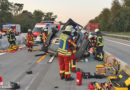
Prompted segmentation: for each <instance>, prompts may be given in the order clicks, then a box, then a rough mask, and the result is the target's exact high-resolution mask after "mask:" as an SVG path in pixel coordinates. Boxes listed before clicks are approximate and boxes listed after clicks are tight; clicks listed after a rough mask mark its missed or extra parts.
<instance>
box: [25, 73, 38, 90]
mask: <svg viewBox="0 0 130 90" xmlns="http://www.w3.org/2000/svg"><path fill="white" fill-rule="evenodd" d="M38 75H39V73H37V74H36V75H35V77H33V79H32V80H31V82H30V83H29V85H28V86H27V87H26V88H25V90H28V89H29V88H30V86H31V85H32V83H33V82H34V81H35V80H36V78H37V77H38Z"/></svg>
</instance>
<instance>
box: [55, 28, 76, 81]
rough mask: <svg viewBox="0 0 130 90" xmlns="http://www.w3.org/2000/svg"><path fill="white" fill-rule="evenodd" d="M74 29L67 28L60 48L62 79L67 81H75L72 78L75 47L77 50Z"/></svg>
mask: <svg viewBox="0 0 130 90" xmlns="http://www.w3.org/2000/svg"><path fill="white" fill-rule="evenodd" d="M72 29H73V27H72V26H67V27H66V29H65V30H64V31H63V32H62V33H61V35H60V45H59V48H58V56H59V66H60V77H61V79H64V78H65V80H66V81H72V80H74V78H73V77H71V70H70V62H71V55H72V49H73V47H74V48H76V44H75V43H74V42H73V40H72V36H71V31H72Z"/></svg>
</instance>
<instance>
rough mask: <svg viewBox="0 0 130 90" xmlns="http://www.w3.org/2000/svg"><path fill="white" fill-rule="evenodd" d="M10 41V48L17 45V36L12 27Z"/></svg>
mask: <svg viewBox="0 0 130 90" xmlns="http://www.w3.org/2000/svg"><path fill="white" fill-rule="evenodd" d="M7 38H8V41H9V43H10V45H9V48H12V47H13V46H14V45H16V38H15V34H14V32H13V31H12V29H10V32H9V35H8V36H7Z"/></svg>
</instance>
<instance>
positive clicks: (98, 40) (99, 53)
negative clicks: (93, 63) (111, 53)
mask: <svg viewBox="0 0 130 90" xmlns="http://www.w3.org/2000/svg"><path fill="white" fill-rule="evenodd" d="M95 33H96V53H97V55H96V59H97V60H99V61H102V60H103V56H104V53H103V46H104V44H103V37H102V34H101V32H100V30H99V29H95Z"/></svg>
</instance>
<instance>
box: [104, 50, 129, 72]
mask: <svg viewBox="0 0 130 90" xmlns="http://www.w3.org/2000/svg"><path fill="white" fill-rule="evenodd" d="M113 60H117V61H118V62H120V71H121V70H124V71H126V72H127V73H128V74H129V75H130V66H129V65H128V64H127V63H125V62H123V61H122V60H120V59H118V58H117V57H115V56H113V55H112V54H110V53H108V52H107V51H105V53H104V62H106V63H108V64H111V63H113Z"/></svg>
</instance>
